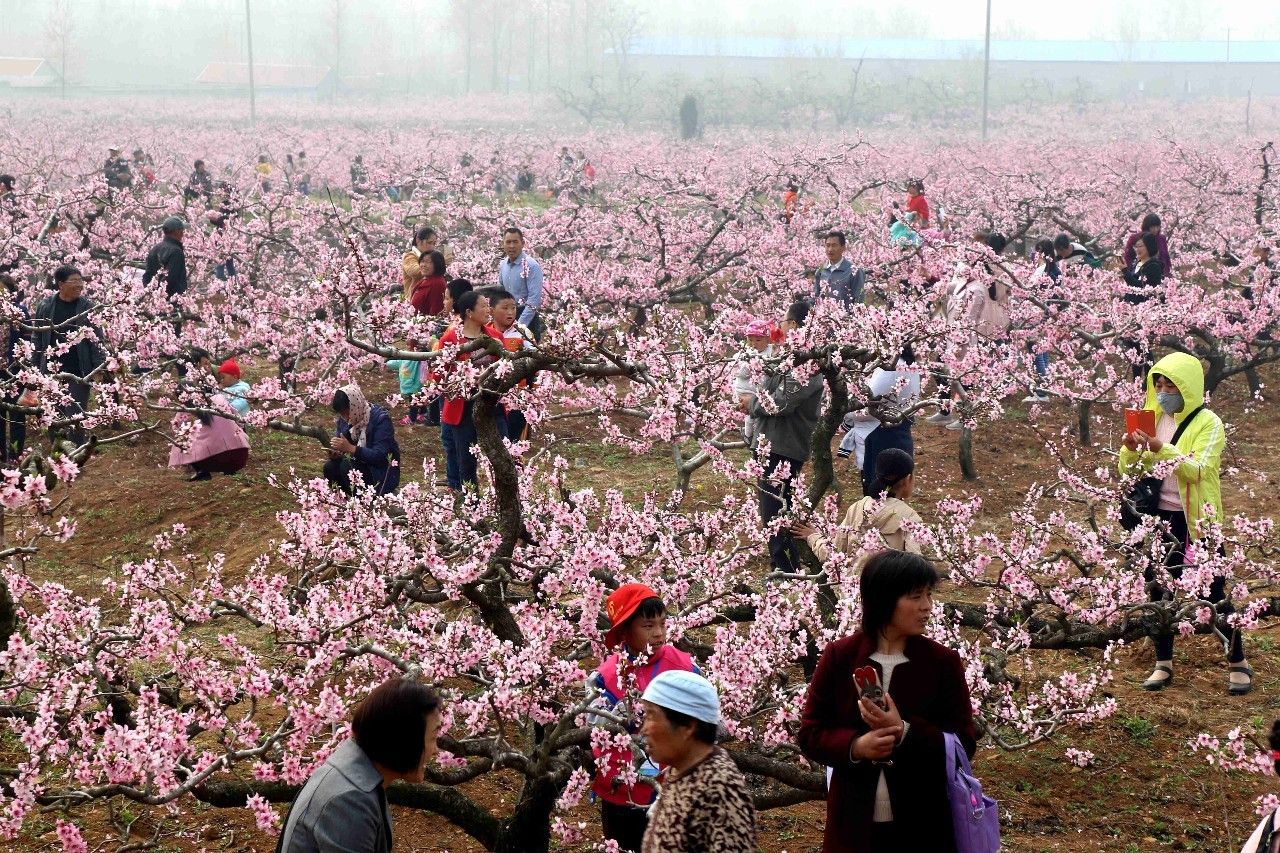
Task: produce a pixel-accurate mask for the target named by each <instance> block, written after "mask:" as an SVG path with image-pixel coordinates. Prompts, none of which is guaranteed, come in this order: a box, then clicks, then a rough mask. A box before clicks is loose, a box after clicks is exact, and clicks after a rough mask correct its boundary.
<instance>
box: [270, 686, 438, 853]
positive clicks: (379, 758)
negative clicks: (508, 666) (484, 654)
mask: <svg viewBox="0 0 1280 853" xmlns="http://www.w3.org/2000/svg"><path fill="white" fill-rule="evenodd" d="M441 704H442V703H441V701H440V696H439V694H437V693H436V692H435V691H434V690H432V689H431V688H430V687H427V686H426V685H425V684H421V683H419V682H416V681H411V680H409V679H406V678H400V677H396V678H392V679H391V680H390V681H387V682H385V683H383V684H382V685H380V686H378V687H377V688H375V689H374V690H373V691H372V692H371V693H370V694H369V695H368V696H366V697H365V698H364V700H363V701H362V702H361V703H360V704H359V705H357V706H356V708H355V710H354V711H353V712H352V714H351V737H350V739H348V740H346V741H343V743H342V745H341V746H339V747H338V748H337V749H336V750H334V751H333V753H332V754H330V756H329V758H328V759H327V760H326V761H325V763H324V764H322V765H321V766H320V767H319V768H318V769H317V770H316V771H315V772H314V773H312V774H311V778H310V779H308V780H307V784H305V785H303V786H302V790H301V791H299V792H298V797H297V799H295V800H294V801H293V805H292V806H290V807H289V814H288V816H287V817H286V818H285V823H284V830H283V832H282V833H281V835H280V841H279V844H278V846H277V850H278V851H280V853H390V851H391V842H392V826H391V813H390V812H389V811H388V810H387V792H386V787H387V786H388V785H390V784H391V783H392V782H395V781H398V780H403V781H405V782H421V781H423V778H424V774H425V773H426V767H427V765H428V764H430V763H431V760H432V759H433V758H435V755H436V733H437V732H438V731H439V730H440V711H441Z"/></svg>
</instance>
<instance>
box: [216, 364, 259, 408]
mask: <svg viewBox="0 0 1280 853" xmlns="http://www.w3.org/2000/svg"><path fill="white" fill-rule="evenodd" d="M218 387H219V388H221V389H222V394H221V396H222V397H223V399H225V400H226V401H227V404H228V405H229V406H231V408H232V409H234V410H235V412H236V414H237V415H247V414H249V391H250V390H251V389H250V387H249V383H248V382H245V381H244V380H242V379H241V378H240V365H239V364H236V360H235V359H234V358H229V359H227V360H226V361H224V362H222V364H220V365H218Z"/></svg>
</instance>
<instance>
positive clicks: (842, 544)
mask: <svg viewBox="0 0 1280 853" xmlns="http://www.w3.org/2000/svg"><path fill="white" fill-rule="evenodd" d="M875 471H876V477H875V480H874V481H873V485H872V490H871V491H870V492H868V493H867V496H866V497H864V498H862V499H861V500H858V501H856V502H854V503H853V505H851V506H850V507H849V511H848V512H846V513H845V516H844V521H842V522H840V528H839V530H838V531H837V532H836V541H835V543H834V544H833V545H828V544H827V542H826V541H825V540H824V539H823V538H822V535H821V534H819V533H818V531H817V530H816V529H815V528H814V526H813V525H812V524H803V523H796V524H793V525H791V532H792V533H793V534H794V535H796V536H799V537H801V538H803V539H804V540H805V542H807V543H808V545H809V547H810V548H811V549H812V550H813V553H814V555H815V556H816V557H817V558H818V559H819V560H821V561H822V562H824V563H825V562H826V561H827V560H828V559H829V558H830V556H831V554H832V552H833V551H840V552H842V553H845V554H853V553H855V552H857V551H860V550H861V549H862V541H863V535H864V534H865V533H866V532H867V530H868V529H869V528H872V527H874V528H875V529H876V530H877V531H879V533H880V536H881V538H882V539H883V540H884V545H885V547H888V548H892V549H894V550H895V551H907V552H909V553H912V554H919V553H920V544H919V543H918V542H917V541H916V539H915V536H914V535H913V534H912V533H911V530H910V529H909V525H911V524H921V523H923V522H922V521H921V519H920V515H919V514H918V513H917V512H916V511H915V510H914V509H912V508H911V505H910V504H908V503H907V501H908V500H910V499H911V493H912V491H913V489H914V488H915V461H914V460H913V459H912V458H911V455H910V454H908V453H907V452H906V451H904V450H902V449H900V448H897V447H890V448H889V449H887V450H882V451H880V455H879V456H877V457H876V462H875ZM881 501H883V503H882V504H881V506H880V509H879V510H877V511H876V512H875V514H874V515H868V514H867V513H868V510H870V509H871V507H872V506H873V505H874V504H876V503H877V502H881ZM904 522H906V524H907V525H908V526H907V527H904V526H903V523H904Z"/></svg>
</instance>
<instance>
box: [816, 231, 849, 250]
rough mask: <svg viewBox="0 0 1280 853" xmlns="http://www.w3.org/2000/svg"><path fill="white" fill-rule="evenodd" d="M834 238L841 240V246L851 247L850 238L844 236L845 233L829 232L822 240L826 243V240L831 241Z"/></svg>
mask: <svg viewBox="0 0 1280 853" xmlns="http://www.w3.org/2000/svg"><path fill="white" fill-rule="evenodd" d="M832 237H835V238H836V239H837V240H839V241H840V245H841V246H847V245H849V241H848V238H847V237H845V236H844V232H843V231H828V232H827V236H825V237H823V238H822V239H823V241H826V240H830V239H831V238H832Z"/></svg>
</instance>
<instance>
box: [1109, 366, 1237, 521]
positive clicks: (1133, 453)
mask: <svg viewBox="0 0 1280 853" xmlns="http://www.w3.org/2000/svg"><path fill="white" fill-rule="evenodd" d="M1157 373H1158V374H1160V375H1161V376H1165V377H1168V378H1169V379H1171V380H1172V381H1173V384H1174V385H1176V386H1178V391H1179V392H1180V393H1181V394H1182V400H1183V406H1182V411H1180V412H1178V413H1177V414H1175V415H1174V416H1173V418H1174V421H1176V422H1177V423H1178V424H1179V425H1181V423H1182V421H1183V419H1184V418H1185V417H1187V415H1190V414H1191V413H1192V412H1194V411H1195V410H1196V409H1198V408H1199V407H1200V406H1202V405H1203V404H1204V370H1203V369H1202V368H1201V367H1200V360H1199V359H1197V358H1196V357H1195V356H1192V355H1187V354H1186V353H1184V352H1174V353H1170V354H1169V355H1166V356H1165V357H1164V358H1162V359H1160V360H1159V361H1158V362H1156V366H1155V367H1153V368H1151V370H1150V372H1149V373H1148V374H1147V402H1146V405H1145V406H1144V407H1143V408H1146V409H1150V410H1152V411H1153V412H1155V413H1156V420H1157V421H1158V420H1159V419H1160V416H1161V414H1163V413H1162V412H1161V411H1160V406H1159V404H1158V403H1156V389H1155V385H1154V384H1153V377H1154V376H1155V375H1156V374H1157ZM1226 443H1227V436H1226V432H1225V430H1224V429H1223V426H1222V419H1221V418H1219V417H1218V416H1217V415H1215V414H1214V413H1213V412H1211V411H1209V410H1208V409H1205V410H1204V411H1202V412H1200V414H1198V415H1196V418H1195V420H1194V421H1192V422H1191V425H1190V426H1188V427H1187V428H1186V429H1185V430H1183V432H1182V435H1181V436H1180V437H1179V438H1178V443H1177V445H1176V446H1175V445H1172V444H1165V445H1164V447H1161V448H1160V451H1159V452H1158V453H1152V452H1151V451H1149V450H1146V449H1139V450H1129V449H1128V448H1126V447H1125V446H1123V445H1121V446H1120V473H1121V474H1125V475H1130V474H1134V473H1137V472H1139V471H1141V472H1142V473H1144V474H1145V473H1146V472H1148V471H1150V470H1151V467H1152V466H1153V465H1155V463H1157V462H1161V461H1164V460H1166V459H1177V460H1178V467H1177V468H1175V469H1174V473H1175V474H1177V477H1178V494H1179V495H1180V496H1181V497H1182V508H1183V511H1184V512H1185V513H1186V516H1187V529H1188V530H1189V531H1190V532H1191V535H1192V536H1193V537H1195V536H1197V525H1198V524H1199V523H1200V519H1201V517H1202V516H1203V514H1204V509H1203V508H1204V505H1205V504H1209V505H1210V506H1212V507H1213V511H1214V518H1215V519H1217V520H1219V521H1221V520H1222V488H1221V486H1220V485H1219V482H1218V469H1219V468H1220V467H1221V466H1222V448H1223V447H1225V446H1226Z"/></svg>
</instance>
